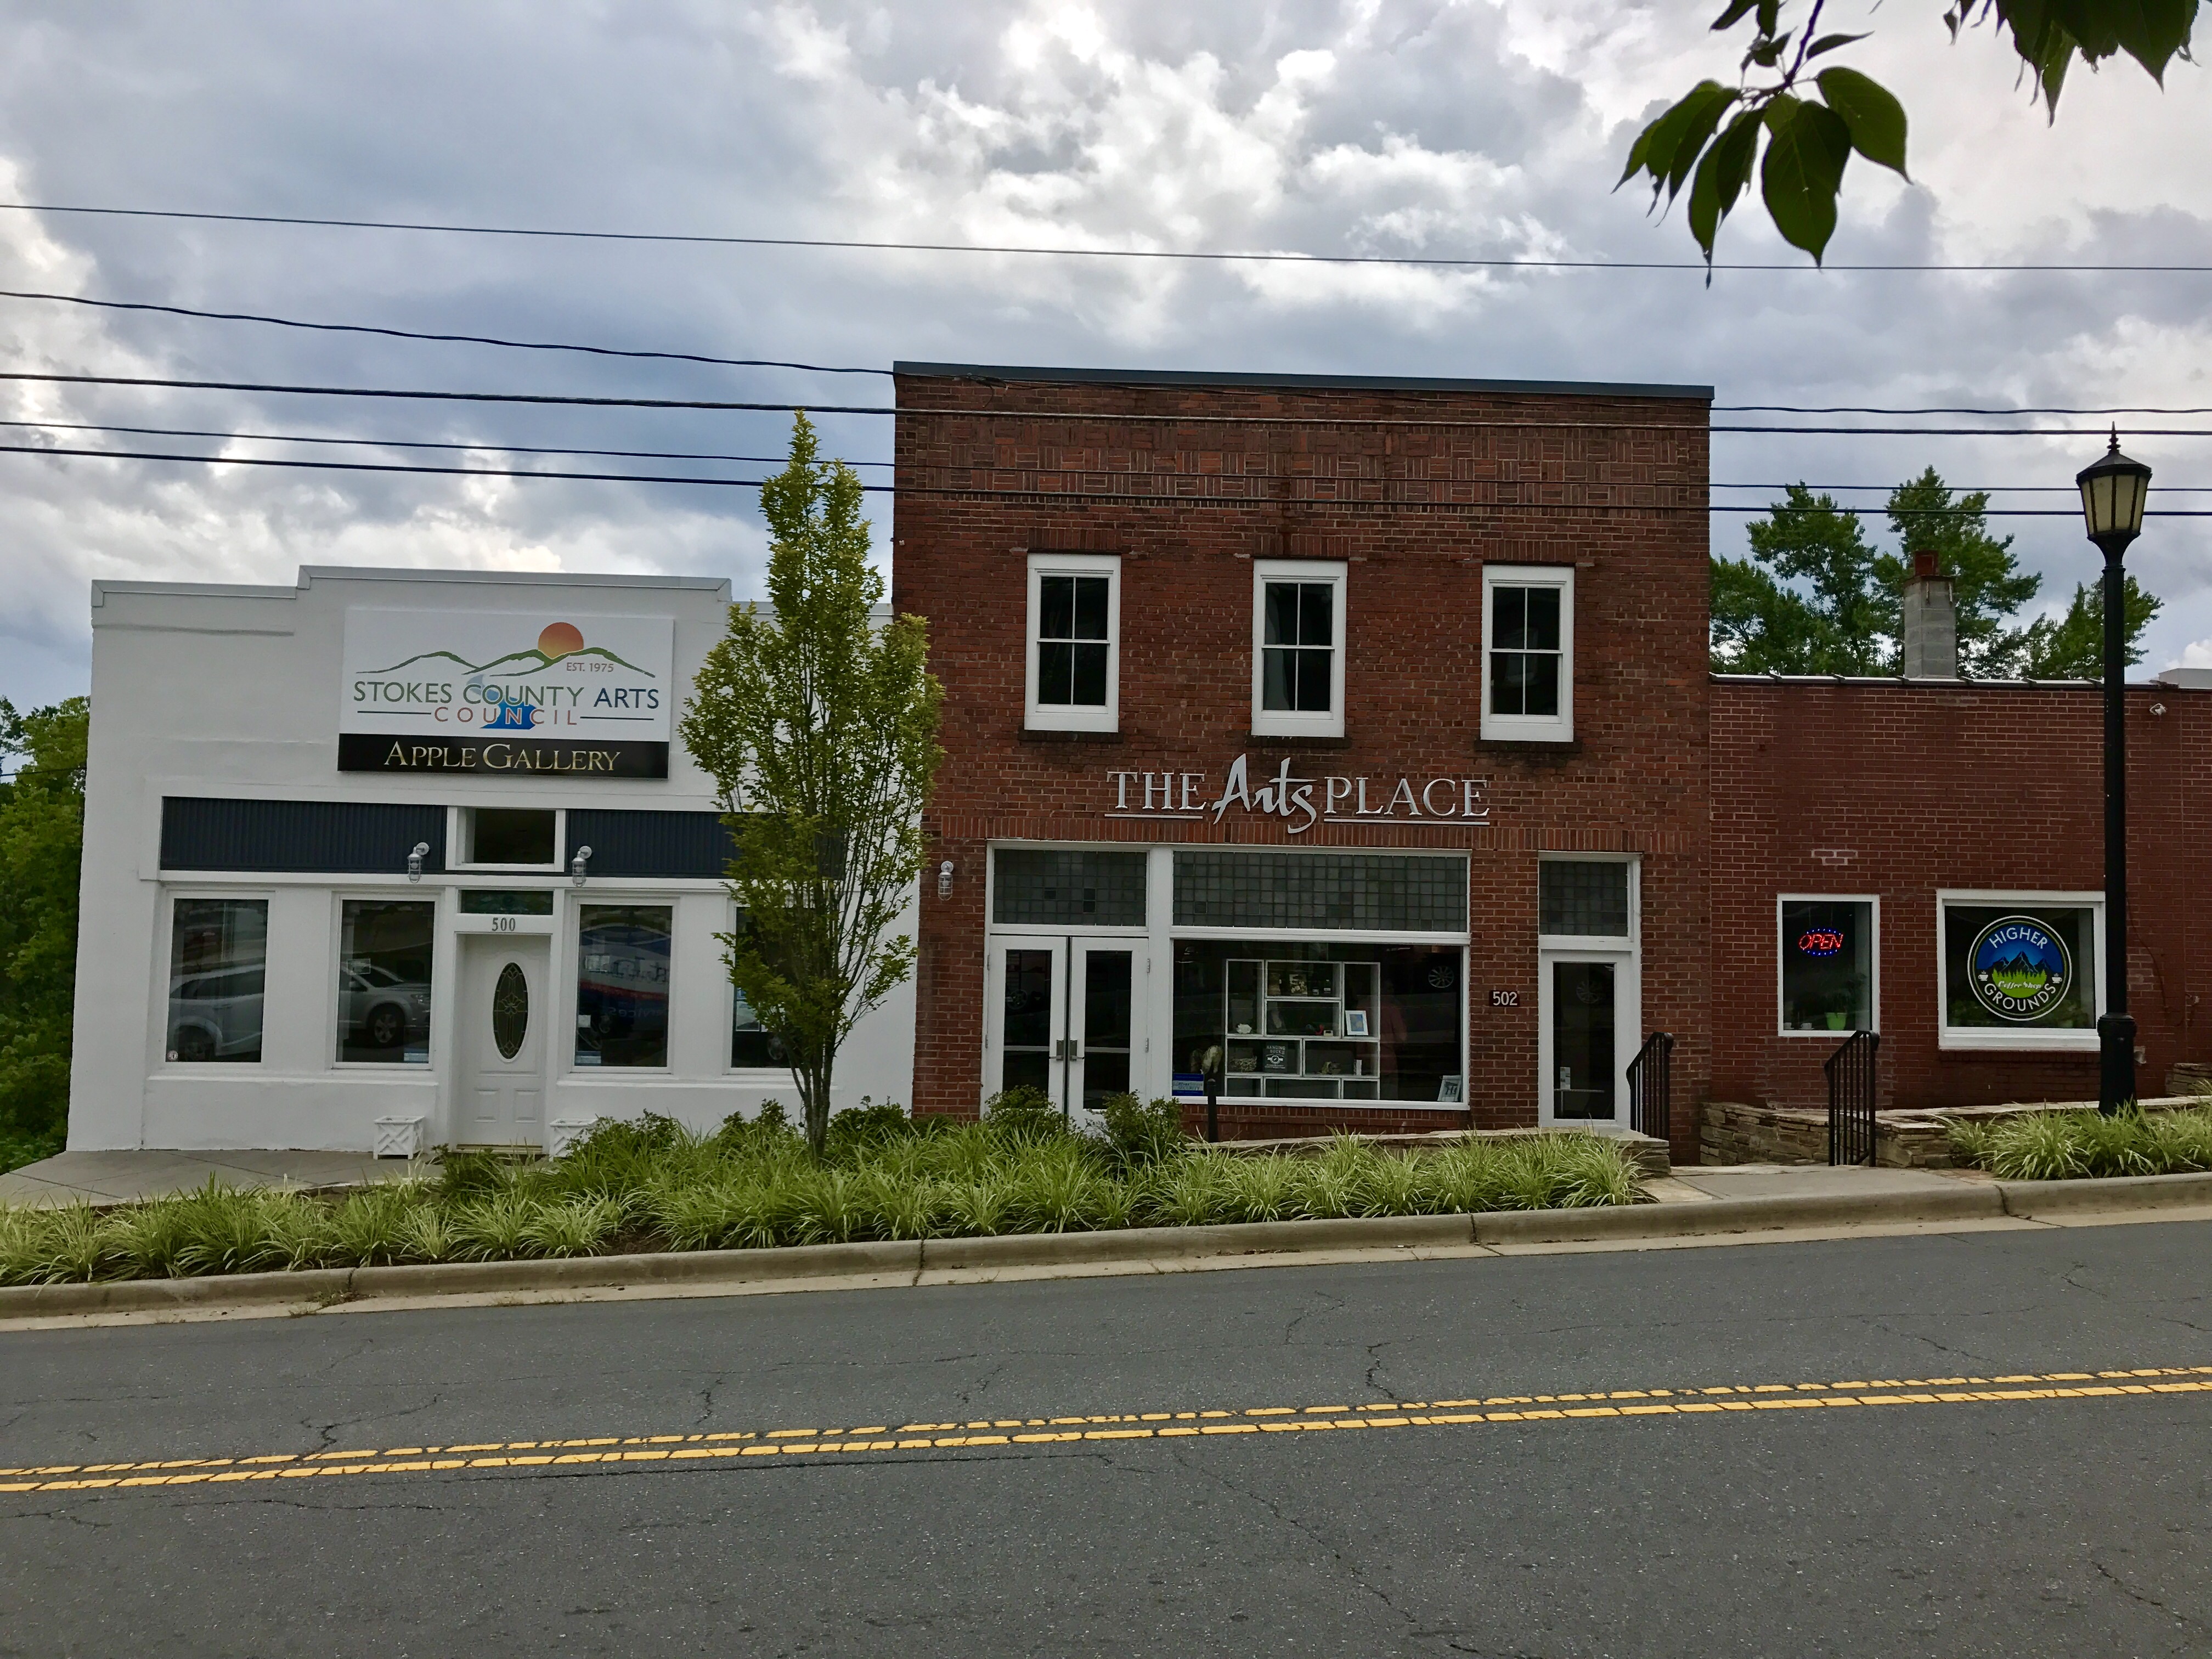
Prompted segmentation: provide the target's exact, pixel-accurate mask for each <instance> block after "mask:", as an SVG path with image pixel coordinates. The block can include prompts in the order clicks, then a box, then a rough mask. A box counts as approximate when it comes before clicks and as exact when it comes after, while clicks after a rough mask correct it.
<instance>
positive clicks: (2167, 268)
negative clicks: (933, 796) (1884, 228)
mask: <svg viewBox="0 0 2212 1659" xmlns="http://www.w3.org/2000/svg"><path fill="white" fill-rule="evenodd" d="M0 209H5V210H14V211H17V212H22V213H76V214H87V215H96V216H102V217H106V218H117V219H180V220H188V221H191V222H197V223H201V224H231V225H305V226H313V227H320V228H331V229H343V230H407V231H427V232H433V233H435V234H441V235H458V236H509V237H528V238H539V239H546V240H562V241H582V242H654V243H663V244H667V243H679V244H686V245H690V246H706V247H796V248H840V249H850V250H854V251H859V252H877V253H1000V254H1007V253H1011V254H1022V255H1028V256H1033V257H1037V258H1060V259H1151V260H1188V261H1194V262H1200V263H1207V264H1311V265H1381V266H1398V267H1405V268H1414V269H1425V270H1687V271H1695V272H1698V273H1699V274H1701V275H1702V274H1704V273H1705V272H1707V271H1709V270H1786V271H1808V272H1820V273H1825V272H1827V271H1838V270H1863V271H1923V270H1925V271H1986V272H1991V273H1996V272H2008V271H2097V272H2104V271H2111V272H2124V271H2135V272H2176V273H2182V274H2192V273H2199V274H2201V273H2204V272H2212V265H2200V264H2124V263H2123V264H2088V263H2074V262H2038V261H2027V260H2022V261H2012V262H1992V263H1987V264H1950V263H1940V262H1929V261H1910V260H1885V261H1869V262H1865V263H1846V262H1844V261H1840V260H1833V259H1832V260H1829V261H1828V262H1827V263H1826V264H1822V265H1808V264H1804V263H1803V262H1802V261H1798V260H1773V261H1764V262H1762V261H1722V262H1718V263H1716V264H1711V265H1708V264H1706V263H1705V261H1704V260H1702V259H1533V258H1489V259H1478V258H1433V257H1429V256H1425V255H1418V254H1387V253H1297V252H1227V251H1217V250H1212V249H1194V248H1121V247H1044V246H1033V245H1029V244H1001V243H978V242H893V241H861V240H850V239H844V238H832V237H826V236H709V235H701V234H679V233H674V232H659V231H635V230H560V229H553V228H544V227H538V226H528V225H459V224H443V223H437V222H428V221H418V220H406V219H330V218H319V217H310V216H306V215H295V214H280V213H194V212H187V211H185V210H180V209H175V208H118V207H89V206H85V205H82V204H76V203H63V202H0Z"/></svg>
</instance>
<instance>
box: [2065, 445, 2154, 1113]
mask: <svg viewBox="0 0 2212 1659" xmlns="http://www.w3.org/2000/svg"><path fill="white" fill-rule="evenodd" d="M2074 482H2075V483H2077V484H2079V485H2080V486H2081V517H2082V520H2084V527H2085V528H2086V529H2087V532H2088V536H2089V539H2090V540H2091V541H2093V542H2094V543H2095V544H2097V547H2098V549H2099V550H2100V551H2101V552H2102V553H2103V554H2104V556H2105V976H2106V981H2108V982H2107V983H2106V987H2105V1012H2103V1013H2102V1014H2100V1015H2099V1016H2098V1018H2097V1055H2098V1065H2097V1109H2098V1110H2099V1111H2100V1112H2105V1113H2107V1114H2109V1113H2112V1112H2117V1111H2118V1110H2119V1109H2120V1107H2121V1106H2122V1105H2123V1104H2124V1103H2126V1102H2128V1101H2131V1100H2133V1099H2134V1098H2135V1097H2136V1023H2135V1021H2134V1020H2133V1019H2131V1018H2129V1016H2128V727H2127V695H2128V691H2127V673H2128V579H2127V573H2126V572H2125V571H2124V570H2123V569H2122V568H2121V566H2120V560H2121V558H2122V556H2124V554H2125V553H2126V552H2127V550H2128V544H2129V543H2130V542H2132V541H2133V540H2135V538H2136V537H2137V536H2138V535H2140V534H2142V521H2143V503H2144V501H2146V500H2147V499H2148V497H2149V495H2150V469H2149V468H2148V467H2147V466H2145V465H2143V464H2142V462H2141V461H2133V460H2130V459H2128V458H2127V457H2126V456H2124V455H2123V454H2121V453H2120V433H2119V428H2118V427H2114V428H2112V447H2111V448H2109V449H2107V450H2106V452H2105V454H2104V458H2103V459H2100V460H2099V461H2098V462H2096V463H2095V464H2094V465H2090V466H2085V467H2083V468H2082V469H2081V471H2080V472H2078V473H2076V474H2075V477H2074Z"/></svg>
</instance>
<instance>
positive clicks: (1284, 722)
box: [1252, 559, 1352, 738]
mask: <svg viewBox="0 0 2212 1659" xmlns="http://www.w3.org/2000/svg"><path fill="white" fill-rule="evenodd" d="M1351 569H1352V567H1351V566H1350V565H1348V564H1346V562H1344V561H1342V560H1341V559H1255V560H1254V561H1253V562H1252V732H1253V735H1254V736H1255V737H1262V738H1340V737H1342V736H1343V735H1344V659H1345V658H1346V655H1348V654H1349V646H1350V642H1351V633H1352V626H1351V622H1352V619H1351V609H1350V606H1349V605H1348V604H1347V603H1346V601H1347V599H1348V598H1349V596H1350V592H1351V585H1352V583H1351ZM1271 581H1274V582H1291V581H1294V582H1305V583H1310V584H1313V585H1316V586H1318V585H1321V584H1324V583H1325V584H1327V585H1328V586H1331V587H1333V588H1334V590H1335V592H1334V594H1333V595H1332V596H1331V599H1330V602H1329V610H1330V622H1331V623H1332V629H1331V632H1332V634H1333V635H1334V638H1332V639H1331V641H1330V642H1329V659H1328V713H1327V714H1311V713H1307V714H1301V713H1298V712H1297V711H1296V710H1294V709H1285V708H1266V707H1265V706H1264V704H1265V702H1266V692H1267V584H1268V583H1269V582H1271Z"/></svg>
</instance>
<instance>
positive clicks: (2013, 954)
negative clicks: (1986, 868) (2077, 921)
mask: <svg viewBox="0 0 2212 1659" xmlns="http://www.w3.org/2000/svg"><path fill="white" fill-rule="evenodd" d="M1970 950H1971V955H1972V962H1973V969H1974V976H1973V987H1974V1000H1976V1001H1978V1002H1979V1003H1980V1004H1981V1005H1982V1006H1983V1007H1984V1008H1986V1009H1988V1010H1989V1012H1991V1013H1993V1014H1995V1015H1996V1017H1997V1018H1999V1019H2005V1020H2030V1019H2038V1018H2041V1017H2042V1016H2043V1015H2044V1014H2045V1013H2047V1012H2050V1010H2051V1008H2052V1007H2053V1006H2055V1005H2056V1004H2057V1002H2058V1000H2059V999H2060V998H2061V997H2063V995H2064V994H2065V993H2066V988H2067V987H2068V986H2069V984H2070V983H2071V982H2072V981H2073V977H2074V971H2073V970H2074V964H2073V963H2071V962H2070V961H2069V960H2068V959H2067V951H2066V944H2065V941H2064V940H2063V939H2060V938H2059V937H2058V935H2057V933H2053V932H2051V929H2050V928H2048V927H2045V926H2044V925H2043V923H2042V922H2040V921H2038V920H2037V919H2036V918H2035V917H2033V916H2003V917H2000V918H1999V919H1998V920H1997V921H1993V922H1991V923H1990V924H1989V926H1988V927H1984V928H1983V929H1982V930H1981V932H1980V933H1977V934H1975V935H1974V942H1973V944H1972V946H1971V947H1970Z"/></svg>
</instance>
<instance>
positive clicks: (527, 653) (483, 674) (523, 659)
mask: <svg viewBox="0 0 2212 1659" xmlns="http://www.w3.org/2000/svg"><path fill="white" fill-rule="evenodd" d="M568 657H585V658H592V657H596V658H599V659H601V660H602V661H605V662H611V663H617V664H620V665H622V666H623V667H624V668H627V669H629V671H630V672H632V673H633V674H642V675H644V676H645V677H646V678H647V679H653V678H657V677H656V676H655V675H654V674H653V671H652V670H651V669H649V668H640V667H639V666H638V665H636V664H635V663H634V662H631V661H629V660H628V659H624V658H622V657H618V656H617V655H616V654H615V653H613V652H611V651H610V650H608V649H607V648H606V647H605V646H603V645H586V644H585V643H584V630H583V629H580V628H579V627H577V626H576V624H575V623H565V622H556V623H547V624H546V625H545V629H544V632H543V633H541V634H539V635H538V643H537V644H536V645H535V646H534V647H529V648H527V649H525V650H521V651H510V652H508V653H507V654H506V655H505V656H501V657H494V658H493V659H491V660H490V661H489V662H471V661H470V660H469V659H467V658H465V657H464V656H461V655H459V653H455V652H452V651H418V652H416V653H415V654H414V655H413V656H411V657H410V658H408V659H406V660H405V661H404V662H396V663H393V664H392V665H391V666H390V667H388V668H370V669H364V670H363V672H364V673H368V674H397V673H398V672H399V671H401V670H402V669H406V668H412V667H413V666H415V665H416V664H417V663H423V662H449V663H452V664H453V665H455V666H457V667H459V668H460V669H461V670H462V671H465V672H466V673H467V674H469V675H470V676H471V677H472V678H477V680H478V683H479V684H481V683H482V681H483V680H488V679H513V678H518V677H520V676H522V675H527V674H537V673H542V672H544V671H545V670H546V669H548V668H550V667H551V666H552V665H554V664H555V663H556V662H559V661H561V660H562V659H564V658H568Z"/></svg>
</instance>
